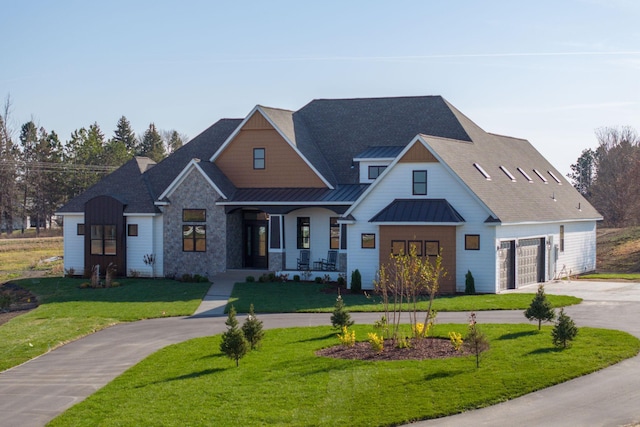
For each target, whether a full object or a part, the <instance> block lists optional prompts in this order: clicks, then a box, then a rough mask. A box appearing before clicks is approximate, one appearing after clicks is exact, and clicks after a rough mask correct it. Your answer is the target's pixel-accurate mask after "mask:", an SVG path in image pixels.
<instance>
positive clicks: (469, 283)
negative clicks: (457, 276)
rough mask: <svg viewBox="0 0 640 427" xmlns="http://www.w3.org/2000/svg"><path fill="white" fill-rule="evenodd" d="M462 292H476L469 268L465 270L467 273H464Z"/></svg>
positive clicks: (469, 293)
mask: <svg viewBox="0 0 640 427" xmlns="http://www.w3.org/2000/svg"><path fill="white" fill-rule="evenodd" d="M464 293H465V294H467V295H475V294H476V281H475V279H474V278H473V274H471V270H467V274H465V275H464Z"/></svg>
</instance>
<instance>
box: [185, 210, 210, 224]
mask: <svg viewBox="0 0 640 427" xmlns="http://www.w3.org/2000/svg"><path fill="white" fill-rule="evenodd" d="M206 220H207V210H206V209H183V210H182V221H184V222H205V221H206Z"/></svg>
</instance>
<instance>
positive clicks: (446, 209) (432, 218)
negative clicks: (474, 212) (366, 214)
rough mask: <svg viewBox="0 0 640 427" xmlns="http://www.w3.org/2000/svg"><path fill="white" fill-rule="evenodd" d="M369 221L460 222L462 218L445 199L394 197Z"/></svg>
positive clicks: (462, 220)
mask: <svg viewBox="0 0 640 427" xmlns="http://www.w3.org/2000/svg"><path fill="white" fill-rule="evenodd" d="M369 222H432V223H461V222H464V218H462V216H461V215H460V214H459V213H458V212H457V211H456V210H455V209H454V208H453V206H451V205H450V204H449V202H447V201H446V200H445V199H395V200H394V201H393V202H391V203H390V204H389V205H388V206H386V207H385V208H384V209H382V210H381V211H380V212H378V213H377V214H376V215H374V216H373V218H371V219H370V220H369Z"/></svg>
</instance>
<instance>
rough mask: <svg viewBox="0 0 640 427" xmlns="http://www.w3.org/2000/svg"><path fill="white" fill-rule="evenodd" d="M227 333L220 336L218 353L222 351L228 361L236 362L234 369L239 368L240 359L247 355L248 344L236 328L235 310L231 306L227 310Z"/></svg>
mask: <svg viewBox="0 0 640 427" xmlns="http://www.w3.org/2000/svg"><path fill="white" fill-rule="evenodd" d="M224 324H225V325H227V331H226V332H225V333H224V334H222V341H221V342H220V351H222V352H223V353H224V354H225V355H226V356H227V357H228V358H229V359H232V360H235V361H236V367H238V366H240V359H241V358H242V357H244V355H245V354H247V351H248V350H249V343H248V342H247V340H246V339H245V337H244V334H243V333H242V331H241V330H240V328H238V320H237V319H236V309H235V307H234V306H233V305H232V306H231V309H229V316H228V317H227V320H226V322H224Z"/></svg>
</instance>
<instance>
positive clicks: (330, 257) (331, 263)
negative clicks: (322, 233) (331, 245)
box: [322, 251, 338, 271]
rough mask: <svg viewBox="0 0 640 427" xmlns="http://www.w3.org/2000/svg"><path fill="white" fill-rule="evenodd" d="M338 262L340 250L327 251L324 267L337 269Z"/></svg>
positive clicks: (330, 269) (331, 269) (325, 268)
mask: <svg viewBox="0 0 640 427" xmlns="http://www.w3.org/2000/svg"><path fill="white" fill-rule="evenodd" d="M337 262H338V251H329V252H327V259H323V260H322V269H323V270H329V271H336V263H337Z"/></svg>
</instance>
